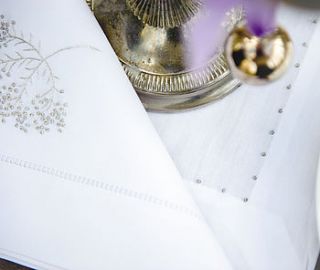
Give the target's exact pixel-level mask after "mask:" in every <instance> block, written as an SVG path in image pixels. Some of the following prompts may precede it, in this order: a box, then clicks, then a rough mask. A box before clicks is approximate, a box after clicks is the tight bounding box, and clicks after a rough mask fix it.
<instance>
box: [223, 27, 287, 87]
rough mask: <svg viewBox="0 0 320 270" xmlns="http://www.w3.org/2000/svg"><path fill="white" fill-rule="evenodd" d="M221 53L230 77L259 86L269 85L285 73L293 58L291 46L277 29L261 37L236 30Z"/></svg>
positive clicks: (283, 32) (242, 28)
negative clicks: (224, 57)
mask: <svg viewBox="0 0 320 270" xmlns="http://www.w3.org/2000/svg"><path fill="white" fill-rule="evenodd" d="M225 52H226V57H227V61H228V64H229V66H230V69H231V72H232V73H233V75H234V77H236V78H238V79H239V80H241V81H243V82H245V83H248V84H254V85H257V84H258V85H259V84H266V83H269V82H273V81H275V80H276V79H278V78H280V77H281V76H282V75H283V74H284V73H285V71H286V70H287V68H288V66H289V64H290V61H291V58H292V55H293V44H292V41H291V39H290V37H289V35H288V33H287V32H286V31H285V30H284V29H282V28H280V27H279V28H277V29H276V30H275V31H274V32H272V33H270V34H268V35H265V36H263V37H257V36H255V35H252V34H251V33H250V32H249V31H248V30H247V29H246V28H245V27H239V28H236V29H234V30H233V31H232V32H231V33H230V35H229V37H228V38H227V41H226V45H225Z"/></svg>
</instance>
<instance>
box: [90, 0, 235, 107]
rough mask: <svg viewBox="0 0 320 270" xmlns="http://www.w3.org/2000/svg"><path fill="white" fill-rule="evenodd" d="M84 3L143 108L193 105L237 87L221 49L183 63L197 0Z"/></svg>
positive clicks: (197, 3) (214, 98) (210, 99)
mask: <svg viewBox="0 0 320 270" xmlns="http://www.w3.org/2000/svg"><path fill="white" fill-rule="evenodd" d="M87 2H88V3H89V4H90V5H91V7H92V10H93V11H94V13H95V15H96V17H97V19H98V21H99V23H100V25H101V27H102V29H103V30H104V32H105V33H106V35H107V37H108V39H109V41H110V43H111V45H112V47H113V48H114V50H115V52H116V53H117V55H118V57H119V59H120V61H121V63H122V65H123V67H124V70H125V72H126V74H127V75H128V77H129V79H130V81H131V82H132V84H133V86H134V88H135V89H136V91H137V93H138V94H139V96H140V98H141V100H142V102H143V104H144V105H145V107H146V108H147V109H151V110H160V111H175V110H181V109H188V108H193V107H196V106H199V105H203V104H206V103H208V102H210V101H213V100H217V99H220V98H222V97H224V96H225V95H227V94H229V93H230V92H232V91H233V90H234V89H235V88H237V87H238V86H239V82H238V81H237V80H234V79H233V78H232V76H231V74H230V71H229V68H228V66H227V63H226V61H225V57H224V55H223V53H220V54H219V55H218V56H217V57H215V58H214V59H208V63H207V64H206V65H204V66H203V67H200V68H198V69H195V70H189V69H188V68H187V67H186V65H185V61H184V59H185V57H186V56H187V55H188V54H189V53H188V49H187V47H186V46H185V40H186V39H187V38H188V36H189V35H190V31H192V21H193V20H194V19H195V18H196V16H199V13H200V12H199V10H200V9H201V3H200V2H199V0H87ZM235 12H236V11H235ZM240 13H241V12H240V11H239V12H238V13H237V12H236V14H234V15H233V16H235V17H234V18H233V20H240V18H241V14H240ZM238 17H239V18H238ZM216 27H220V26H216Z"/></svg>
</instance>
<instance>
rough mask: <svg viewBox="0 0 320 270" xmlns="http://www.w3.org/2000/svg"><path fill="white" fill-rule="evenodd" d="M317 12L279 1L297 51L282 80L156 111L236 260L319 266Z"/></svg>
mask: <svg viewBox="0 0 320 270" xmlns="http://www.w3.org/2000/svg"><path fill="white" fill-rule="evenodd" d="M319 15H320V14H319V11H310V10H305V11H304V10H301V9H295V8H289V7H287V6H282V7H281V10H280V13H279V20H280V22H281V24H284V25H285V26H286V28H288V29H289V31H290V33H291V35H292V38H293V40H294V44H295V59H294V61H293V63H292V67H291V68H290V70H289V72H288V74H287V75H286V76H285V77H284V78H282V79H281V80H279V81H278V82H276V83H274V84H271V85H268V86H265V87H259V88H257V87H250V86H246V85H244V86H242V87H241V88H240V89H238V90H237V91H236V92H235V93H234V94H232V95H230V96H228V97H226V98H225V99H223V100H221V101H219V102H217V103H215V104H210V105H209V106H207V107H205V108H203V109H201V110H197V111H192V112H186V113H181V114H176V115H163V114H155V113H151V114H150V116H151V119H152V120H153V122H154V124H155V126H156V127H157V129H158V131H159V133H160V135H161V137H162V138H163V140H164V142H165V143H166V145H167V147H168V150H169V152H170V153H171V155H172V157H173V159H174V160H175V162H176V164H177V166H178V168H179V169H180V171H181V173H182V175H183V176H184V177H185V178H186V179H187V182H188V183H189V188H190V191H191V192H192V194H193V196H194V198H195V200H196V202H197V204H198V205H199V207H200V208H201V210H202V213H203V214H204V215H205V216H206V219H207V220H208V222H209V224H210V225H211V228H212V230H213V233H214V234H215V235H216V236H217V238H218V240H219V242H220V244H221V245H222V246H223V247H224V249H225V252H226V253H227V254H228V257H229V260H230V262H231V263H232V265H233V266H234V269H241V270H242V269H243V270H248V269H252V270H256V269H258V270H269V269H272V270H283V269H291V270H293V269H296V270H305V269H308V270H309V269H310V270H311V269H312V270H313V269H314V266H315V263H316V260H317V257H318V255H319V243H318V238H317V235H318V234H317V229H316V228H317V227H316V222H315V216H316V215H315V203H314V200H315V181H316V172H317V163H318V156H319V152H320V118H319V115H320V112H319V104H320V95H319V86H318V84H319V83H318V77H319V75H318V72H319V70H320V57H319V44H320V27H319V26H318V24H319V17H320V16H319ZM190 180H191V181H190Z"/></svg>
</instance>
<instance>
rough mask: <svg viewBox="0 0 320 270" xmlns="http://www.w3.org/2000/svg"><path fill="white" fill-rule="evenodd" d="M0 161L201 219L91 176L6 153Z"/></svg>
mask: <svg viewBox="0 0 320 270" xmlns="http://www.w3.org/2000/svg"><path fill="white" fill-rule="evenodd" d="M0 162H2V163H6V164H10V165H13V166H17V167H20V168H25V169H28V170H32V171H36V172H39V173H42V174H46V175H49V176H54V177H56V178H60V179H62V180H66V181H69V182H74V183H78V184H82V185H87V186H90V187H93V188H96V189H99V190H104V191H107V192H109V193H113V194H116V195H119V196H123V197H127V198H131V199H136V200H140V201H143V202H146V203H150V204H153V205H156V206H160V207H164V208H167V209H170V210H174V211H177V212H179V213H182V214H185V215H188V216H191V217H194V218H196V219H201V216H200V215H199V214H198V213H197V212H196V211H193V210H191V209H189V208H188V207H186V206H183V205H180V204H176V203H174V202H171V201H168V200H164V199H161V198H158V197H156V196H153V195H150V194H147V193H141V192H137V191H135V190H131V189H128V188H125V187H123V186H119V185H113V184H108V183H104V182H103V181H99V180H96V179H92V178H89V177H84V176H80V175H75V174H72V173H68V172H65V171H62V170H58V169H55V168H50V167H47V166H44V165H41V164H36V163H33V162H30V161H25V160H21V159H18V158H14V157H9V156H6V155H1V156H0Z"/></svg>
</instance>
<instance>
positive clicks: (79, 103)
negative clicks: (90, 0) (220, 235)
mask: <svg viewBox="0 0 320 270" xmlns="http://www.w3.org/2000/svg"><path fill="white" fill-rule="evenodd" d="M0 14H1V16H0V27H1V32H0V46H1V47H0V65H1V68H0V70H1V72H0V89H1V90H0V102H1V103H0V123H1V124H0V134H1V140H0V257H2V258H6V259H9V260H12V261H15V262H18V263H21V264H25V265H28V266H31V267H34V268H37V269H95V270H98V269H114V270H117V269H139V270H143V269H146V270H150V269H159V270H160V269H161V270H162V269H175V270H178V269H181V270H186V269H190V270H194V269H202V270H205V269H210V270H211V269H219V270H220V269H231V266H230V264H229V261H228V259H227V257H226V256H225V253H224V251H223V250H222V248H221V247H220V245H219V244H218V242H217V241H216V238H215V236H214V234H213V233H212V231H211V230H210V228H209V226H208V225H207V223H206V221H205V220H204V218H203V217H202V214H201V213H200V211H199V210H198V208H197V206H196V205H195V203H194V202H193V199H192V198H191V196H190V195H189V193H188V191H187V189H186V188H185V186H184V184H183V182H182V180H181V178H180V175H179V173H178V172H177V170H176V168H175V166H174V164H173V162H172V160H171V159H170V157H169V155H168V154H167V152H166V151H165V149H164V147H163V146H162V143H161V141H160V139H159V137H158V135H157V134H156V132H155V131H154V129H153V127H152V125H151V124H150V121H149V119H148V117H147V114H146V113H145V111H144V109H143V107H142V105H141V103H140V102H139V100H138V98H137V96H136V94H135V93H134V90H133V89H132V87H131V85H130V83H129V81H128V79H127V78H126V76H125V74H124V72H123V70H122V67H121V65H120V63H119V62H118V60H117V57H116V56H115V54H114V52H113V50H112V48H111V47H110V45H109V44H108V42H107V40H106V39H105V37H104V35H103V33H102V31H101V30H100V29H99V26H98V24H97V22H96V21H95V19H94V17H93V15H92V14H91V12H90V11H89V9H88V7H87V6H86V4H85V2H84V1H82V0H68V1H64V0H55V1H42V0H28V1H27V0H23V1H21V0H3V1H2V2H1V7H0Z"/></svg>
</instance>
